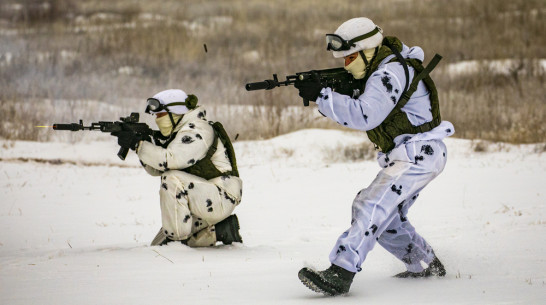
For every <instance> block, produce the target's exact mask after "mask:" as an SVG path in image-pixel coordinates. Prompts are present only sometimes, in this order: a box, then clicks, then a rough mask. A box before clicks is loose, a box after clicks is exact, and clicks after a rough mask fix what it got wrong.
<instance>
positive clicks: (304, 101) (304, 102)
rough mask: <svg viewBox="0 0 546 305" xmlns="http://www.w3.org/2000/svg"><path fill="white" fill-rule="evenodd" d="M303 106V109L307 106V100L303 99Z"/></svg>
mask: <svg viewBox="0 0 546 305" xmlns="http://www.w3.org/2000/svg"><path fill="white" fill-rule="evenodd" d="M303 106H304V107H307V106H309V100H308V99H303Z"/></svg>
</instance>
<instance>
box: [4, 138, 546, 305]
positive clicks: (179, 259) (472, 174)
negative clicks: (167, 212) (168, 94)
mask: <svg viewBox="0 0 546 305" xmlns="http://www.w3.org/2000/svg"><path fill="white" fill-rule="evenodd" d="M362 143H366V139H365V137H364V136H363V134H362V133H355V132H345V131H339V130H317V129H315V130H302V131H298V132H295V133H291V134H287V135H284V136H281V137H278V138H274V139H270V140H264V141H248V142H236V143H235V150H236V152H237V154H238V157H239V158H238V163H239V170H240V173H241V177H242V178H243V180H244V195H243V201H242V203H241V205H240V206H239V207H238V208H237V209H236V214H237V215H238V217H239V221H240V223H241V235H242V236H243V239H244V241H245V243H244V244H234V245H231V246H221V245H218V246H216V247H214V248H203V249H192V248H188V247H186V246H183V245H181V244H169V245H167V246H162V247H150V246H149V242H150V241H151V240H152V238H153V237H154V236H155V234H156V233H157V230H158V229H159V227H160V226H161V220H160V211H159V203H158V200H159V195H158V190H159V181H158V180H157V178H154V177H151V176H148V175H147V174H146V173H145V172H144V171H143V170H142V169H141V168H140V166H139V163H138V160H137V158H136V157H135V155H134V153H133V152H131V153H130V155H129V156H128V158H127V160H126V161H121V160H119V159H118V158H117V156H116V153H117V149H118V148H117V147H116V144H115V141H111V142H106V141H101V142H92V143H77V144H68V143H36V142H24V141H16V142H13V141H0V190H1V193H0V194H1V195H0V196H1V197H0V304H131V305H134V304H162V305H167V304H200V305H202V304H311V303H312V304H338V303H343V304H545V303H546V302H545V300H546V284H545V282H546V259H545V257H546V206H545V196H546V192H545V190H544V185H545V184H546V183H545V182H546V176H545V172H546V154H544V153H541V151H544V149H540V148H541V147H542V148H543V147H544V144H541V145H519V146H516V145H508V144H490V146H489V148H490V149H489V152H486V153H477V152H474V151H473V149H472V147H473V143H472V142H471V141H467V140H460V139H447V140H446V144H447V146H448V149H449V156H448V158H449V159H448V164H447V166H446V169H445V171H444V173H442V174H441V175H440V176H439V177H438V178H437V179H436V180H434V181H433V182H432V183H431V184H430V185H429V186H428V187H427V188H426V189H425V191H423V192H422V193H421V196H420V197H419V200H418V201H417V203H416V204H415V205H414V206H413V207H412V208H411V209H410V214H409V218H410V219H411V221H412V223H413V225H414V226H415V227H416V228H417V229H418V231H419V232H420V233H421V234H422V235H423V236H425V238H427V240H428V241H429V242H430V243H431V245H432V246H433V247H434V249H435V251H436V253H437V254H438V256H439V257H440V259H441V260H442V261H443V263H444V264H445V265H446V268H447V272H448V275H447V276H446V277H445V278H441V279H437V278H433V279H418V280H414V279H409V280H408V279H395V278H392V277H391V276H392V275H393V274H395V273H398V272H401V271H403V269H404V268H403V264H402V263H401V262H399V261H397V260H396V259H395V258H394V257H393V256H391V255H390V254H388V253H387V252H386V251H385V250H383V249H382V248H381V247H380V246H377V247H376V248H375V249H374V250H373V251H372V252H371V254H370V255H369V256H368V258H367V260H366V262H365V263H364V265H363V271H362V272H360V273H359V274H357V276H356V277H355V281H354V283H353V285H352V287H351V292H350V293H349V294H348V295H347V296H341V297H336V298H327V297H323V296H322V295H319V294H316V293H314V292H312V291H310V290H309V289H307V288H306V287H305V286H303V285H302V284H301V283H300V282H299V280H298V278H297V272H298V270H299V269H300V268H302V267H304V266H312V267H315V268H326V267H327V266H328V265H329V262H328V254H329V252H330V248H331V247H332V246H333V245H334V243H335V241H336V239H337V237H338V235H339V234H341V233H342V232H343V231H344V230H345V229H346V228H347V227H348V226H349V222H350V211H351V202H352V199H353V197H354V195H355V194H356V193H357V192H358V191H359V190H360V189H361V188H364V187H366V186H367V185H368V184H369V183H370V182H371V181H372V180H373V178H374V177H375V175H376V174H377V171H378V170H379V167H378V165H377V164H376V163H375V161H373V160H367V161H358V162H349V161H347V160H345V161H343V159H339V160H338V159H335V158H333V153H335V152H336V151H338V150H339V149H340V148H342V147H343V145H346V146H347V145H350V146H354V145H360V144H362Z"/></svg>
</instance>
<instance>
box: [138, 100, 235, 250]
mask: <svg viewBox="0 0 546 305" xmlns="http://www.w3.org/2000/svg"><path fill="white" fill-rule="evenodd" d="M175 132H177V134H176V137H175V138H174V140H173V141H172V142H171V143H170V144H168V146H167V148H162V147H161V146H156V145H154V144H152V143H150V142H141V144H140V145H139V147H138V149H137V154H138V157H139V158H140V161H141V162H142V164H143V166H144V168H145V169H146V171H147V172H148V173H149V174H150V175H152V176H161V187H160V190H159V196H160V204H161V218H162V226H163V230H165V233H166V235H167V236H169V238H170V239H172V240H185V239H188V238H189V240H188V245H189V246H190V247H204V246H212V245H214V244H215V243H216V234H215V232H214V224H216V223H218V222H220V221H222V220H223V219H225V218H226V217H228V216H229V215H231V213H232V212H233V209H234V208H235V207H236V206H237V205H238V204H239V203H240V201H241V196H242V180H241V179H240V178H239V177H236V176H221V177H217V178H213V179H211V180H205V179H203V178H201V177H197V176H195V175H191V174H188V173H186V172H183V171H181V170H180V169H184V168H187V167H190V166H191V165H193V164H195V163H196V162H197V161H199V160H201V159H202V158H203V157H205V156H206V154H207V152H208V150H209V148H210V146H211V145H212V144H213V140H214V130H213V128H212V126H211V125H210V124H209V122H208V121H207V119H206V111H205V109H204V108H203V107H202V106H199V107H197V108H195V109H193V110H190V111H189V112H187V113H186V114H185V115H184V116H183V117H182V120H181V121H180V123H179V124H178V125H177V127H176V128H175ZM212 162H213V164H214V166H215V167H216V168H217V169H218V170H220V172H227V171H231V169H232V168H231V164H230V162H229V158H228V157H227V152H226V149H225V147H224V145H223V144H222V141H220V140H218V144H217V150H216V152H215V153H214V154H213V156H212Z"/></svg>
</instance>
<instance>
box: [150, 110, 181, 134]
mask: <svg viewBox="0 0 546 305" xmlns="http://www.w3.org/2000/svg"><path fill="white" fill-rule="evenodd" d="M172 116H173V120H174V122H175V123H176V122H178V121H179V120H180V118H181V117H182V116H181V115H176V114H173V115H172ZM155 123H156V124H157V127H159V131H160V132H161V134H162V135H163V136H165V137H168V136H170V135H171V133H172V132H173V124H172V123H171V119H170V118H169V115H164V116H162V117H160V118H156V119H155Z"/></svg>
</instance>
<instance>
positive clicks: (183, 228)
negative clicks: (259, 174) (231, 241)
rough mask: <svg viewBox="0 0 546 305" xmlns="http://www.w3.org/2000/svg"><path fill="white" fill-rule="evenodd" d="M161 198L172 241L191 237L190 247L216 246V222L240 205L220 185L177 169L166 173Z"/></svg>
mask: <svg viewBox="0 0 546 305" xmlns="http://www.w3.org/2000/svg"><path fill="white" fill-rule="evenodd" d="M159 197H160V204H161V221H162V226H163V230H165V231H164V233H165V234H166V235H167V236H169V238H170V239H172V240H185V239H188V238H189V239H188V241H187V242H188V246H190V247H208V246H213V245H214V244H215V243H216V233H215V232H214V225H215V224H216V223H218V222H220V221H222V220H224V219H225V218H226V217H228V216H229V215H231V213H232V212H233V209H235V206H237V205H238V204H239V202H238V201H237V200H236V199H234V198H232V197H231V196H229V195H228V194H227V193H226V192H225V191H224V190H222V188H220V187H219V186H217V185H216V184H214V183H212V182H210V181H208V180H205V179H203V178H200V177H197V176H194V175H191V174H188V173H186V172H183V171H176V170H172V171H167V172H165V173H163V174H162V176H161V188H160V191H159Z"/></svg>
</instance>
